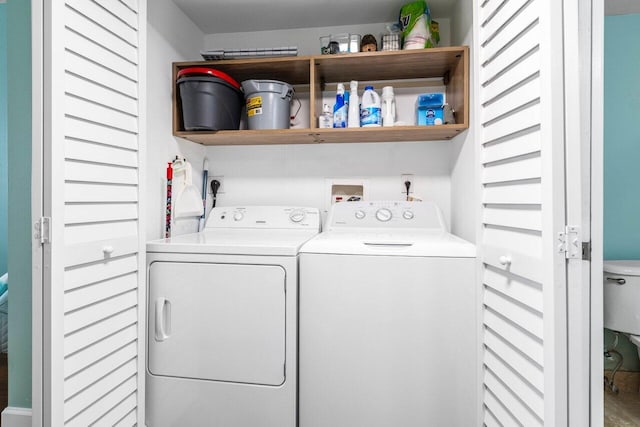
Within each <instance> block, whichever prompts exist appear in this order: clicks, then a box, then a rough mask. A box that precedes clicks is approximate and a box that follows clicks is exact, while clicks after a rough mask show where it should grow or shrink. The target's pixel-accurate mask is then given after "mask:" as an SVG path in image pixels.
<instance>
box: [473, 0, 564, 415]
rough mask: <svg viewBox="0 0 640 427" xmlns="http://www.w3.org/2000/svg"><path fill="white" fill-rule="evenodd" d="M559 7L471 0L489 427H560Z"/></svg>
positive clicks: (543, 2)
mask: <svg viewBox="0 0 640 427" xmlns="http://www.w3.org/2000/svg"><path fill="white" fill-rule="evenodd" d="M561 17H562V8H561V2H557V1H556V0H529V1H527V0H477V3H476V5H475V13H474V19H475V30H474V31H475V37H474V39H475V43H476V44H475V46H476V53H475V54H476V59H477V73H476V84H477V85H478V86H477V91H476V93H477V94H478V98H479V99H478V104H477V110H476V111H477V116H478V117H477V123H478V125H477V126H478V127H477V136H478V141H477V142H478V144H479V149H478V151H477V152H478V159H479V162H480V165H479V167H478V173H479V180H480V185H481V202H482V206H481V210H480V212H481V219H480V221H481V228H480V230H479V236H478V243H479V245H478V246H479V256H480V261H481V286H482V289H481V295H482V297H481V304H482V307H481V313H482V314H481V316H482V330H481V342H482V350H481V363H482V370H481V376H482V378H481V381H482V393H481V396H482V415H481V416H482V422H483V423H484V425H486V426H505V427H513V426H526V427H535V426H546V427H552V426H563V425H566V416H567V407H566V405H567V398H566V393H567V390H566V382H567V379H566V363H567V360H566V355H567V350H566V308H565V303H566V296H565V294H566V278H565V259H564V255H563V254H561V253H559V252H558V250H557V247H556V246H557V245H556V236H557V233H558V232H559V231H561V230H562V228H563V224H564V199H563V196H564V169H563V168H564V154H563V144H564V139H563V126H564V125H563V123H564V122H563V117H564V115H563V91H562V88H563V83H562V26H561Z"/></svg>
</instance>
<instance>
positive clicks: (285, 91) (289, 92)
mask: <svg viewBox="0 0 640 427" xmlns="http://www.w3.org/2000/svg"><path fill="white" fill-rule="evenodd" d="M291 97H293V88H292V87H291V86H289V85H282V93H281V94H280V98H282V99H287V98H291Z"/></svg>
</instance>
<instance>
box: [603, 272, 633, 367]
mask: <svg viewBox="0 0 640 427" xmlns="http://www.w3.org/2000/svg"><path fill="white" fill-rule="evenodd" d="M603 280H604V327H605V328H607V329H611V330H613V331H618V332H622V333H624V334H627V335H628V336H629V340H630V341H631V342H632V343H633V344H635V346H636V347H637V348H638V356H640V260H624V261H622V260H621V261H604V275H603Z"/></svg>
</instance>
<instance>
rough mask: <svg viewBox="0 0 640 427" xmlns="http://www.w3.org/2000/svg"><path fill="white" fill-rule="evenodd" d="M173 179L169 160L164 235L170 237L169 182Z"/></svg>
mask: <svg viewBox="0 0 640 427" xmlns="http://www.w3.org/2000/svg"><path fill="white" fill-rule="evenodd" d="M172 181H173V168H172V166H171V162H169V163H167V205H166V207H165V228H164V237H165V238H169V237H171V205H172V203H171V186H172V185H171V183H172Z"/></svg>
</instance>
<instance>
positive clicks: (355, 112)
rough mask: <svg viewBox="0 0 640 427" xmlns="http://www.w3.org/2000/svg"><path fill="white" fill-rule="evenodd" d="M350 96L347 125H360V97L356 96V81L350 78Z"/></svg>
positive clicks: (356, 126) (354, 126) (355, 126)
mask: <svg viewBox="0 0 640 427" xmlns="http://www.w3.org/2000/svg"><path fill="white" fill-rule="evenodd" d="M350 89H351V98H350V99H349V127H350V128H359V127H360V98H359V97H358V82H357V81H356V80H351V83H350Z"/></svg>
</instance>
